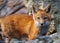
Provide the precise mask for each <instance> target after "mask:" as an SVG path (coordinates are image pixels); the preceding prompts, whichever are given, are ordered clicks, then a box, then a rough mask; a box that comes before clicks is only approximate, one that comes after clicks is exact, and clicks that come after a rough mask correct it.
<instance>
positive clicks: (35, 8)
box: [32, 5, 38, 14]
mask: <svg viewBox="0 0 60 43" xmlns="http://www.w3.org/2000/svg"><path fill="white" fill-rule="evenodd" d="M37 11H38V7H37V6H36V5H33V7H32V13H33V14H34V13H37Z"/></svg>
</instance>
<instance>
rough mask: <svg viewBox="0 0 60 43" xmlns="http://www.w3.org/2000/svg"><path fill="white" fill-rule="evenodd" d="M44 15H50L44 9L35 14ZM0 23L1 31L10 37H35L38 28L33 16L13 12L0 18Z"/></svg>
mask: <svg viewBox="0 0 60 43" xmlns="http://www.w3.org/2000/svg"><path fill="white" fill-rule="evenodd" d="M39 15H40V16H42V15H46V16H48V18H49V19H50V16H49V15H47V14H46V12H45V11H43V10H42V11H41V10H40V11H38V12H37V13H36V15H35V17H36V16H39ZM0 24H1V28H2V31H3V33H4V34H5V35H6V36H9V37H11V38H13V37H15V38H18V39H22V38H25V37H27V38H28V39H29V40H32V39H34V38H36V35H37V34H38V32H39V30H38V28H37V26H36V24H35V23H34V20H33V17H32V16H29V15H27V14H13V15H9V16H6V17H2V18H1V19H0Z"/></svg>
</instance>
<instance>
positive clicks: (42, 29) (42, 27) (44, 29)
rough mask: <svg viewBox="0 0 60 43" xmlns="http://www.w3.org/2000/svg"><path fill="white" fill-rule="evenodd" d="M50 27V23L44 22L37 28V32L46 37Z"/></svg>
mask: <svg viewBox="0 0 60 43" xmlns="http://www.w3.org/2000/svg"><path fill="white" fill-rule="evenodd" d="M49 26H50V22H45V23H43V24H41V25H40V26H39V31H40V32H41V33H40V35H42V36H43V35H46V33H47V31H48V29H49Z"/></svg>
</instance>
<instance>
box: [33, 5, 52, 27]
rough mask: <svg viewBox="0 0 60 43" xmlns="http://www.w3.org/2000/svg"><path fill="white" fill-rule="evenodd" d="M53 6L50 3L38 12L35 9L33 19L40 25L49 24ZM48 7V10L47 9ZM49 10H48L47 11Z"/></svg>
mask: <svg viewBox="0 0 60 43" xmlns="http://www.w3.org/2000/svg"><path fill="white" fill-rule="evenodd" d="M50 8H51V6H50V5H48V7H46V8H45V9H39V10H38V11H37V12H36V11H35V9H33V11H32V12H33V19H34V22H35V24H36V25H37V26H38V27H40V26H49V25H50V21H51V15H50V14H49V12H50ZM47 9H48V10H47ZM46 10H47V11H46Z"/></svg>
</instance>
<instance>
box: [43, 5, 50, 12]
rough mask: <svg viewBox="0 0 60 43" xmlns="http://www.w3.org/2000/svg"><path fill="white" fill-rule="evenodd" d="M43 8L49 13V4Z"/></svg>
mask: <svg viewBox="0 0 60 43" xmlns="http://www.w3.org/2000/svg"><path fill="white" fill-rule="evenodd" d="M44 10H45V11H46V13H49V12H50V10H51V4H48V5H47V7H45V8H44Z"/></svg>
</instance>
